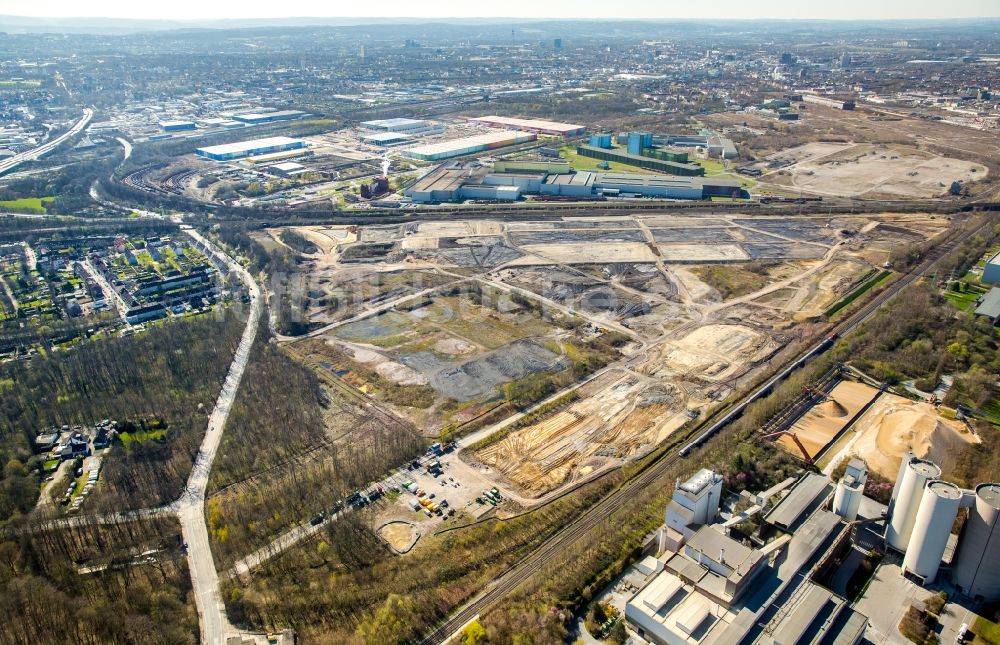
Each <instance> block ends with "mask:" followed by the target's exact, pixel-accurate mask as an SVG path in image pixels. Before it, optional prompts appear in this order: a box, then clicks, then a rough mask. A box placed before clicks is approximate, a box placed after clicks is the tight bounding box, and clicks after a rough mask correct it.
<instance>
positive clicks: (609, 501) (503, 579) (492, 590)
mask: <svg viewBox="0 0 1000 645" xmlns="http://www.w3.org/2000/svg"><path fill="white" fill-rule="evenodd" d="M972 234H974V232H967V231H962V230H957V229H953V230H952V231H951V232H950V233H949V234H948V236H947V238H946V239H944V240H942V241H941V243H940V244H939V245H937V246H936V247H935V248H934V249H932V250H931V251H930V252H929V253H928V254H927V256H926V258H925V259H924V261H923V262H921V263H920V264H919V265H918V266H916V267H914V269H913V270H912V271H911V272H909V273H907V274H906V275H904V276H903V277H902V278H901V279H899V280H897V281H896V282H894V283H892V284H891V285H890V286H889V287H888V288H886V290H885V291H883V292H881V293H879V294H878V295H877V296H875V298H873V299H872V301H871V302H869V303H868V304H867V305H865V306H864V307H862V308H861V309H860V310H858V311H857V312H856V313H855V314H853V315H851V316H848V317H847V318H845V319H844V320H843V321H841V322H840V323H838V324H837V325H836V326H835V327H834V328H833V329H832V330H831V331H832V332H833V333H836V334H840V335H843V334H846V333H848V332H850V331H851V330H853V329H855V328H857V327H858V326H859V325H861V324H862V323H864V322H865V321H866V320H868V319H869V318H870V317H871V316H873V315H874V314H875V312H876V311H878V309H879V308H880V307H881V306H883V305H884V304H886V303H887V302H889V301H890V300H891V299H892V298H894V297H895V296H896V295H897V294H898V293H899V292H900V291H902V290H903V289H904V288H905V287H907V286H909V285H910V284H912V283H913V282H914V281H915V280H917V279H918V278H920V277H921V276H923V275H925V274H926V273H928V271H929V270H930V269H931V268H932V267H933V266H934V265H935V264H936V262H937V260H939V259H940V258H941V257H942V256H943V255H944V254H945V253H946V252H947V251H948V250H950V249H952V248H954V247H955V245H956V244H958V242H960V241H961V240H963V239H966V238H967V237H969V236H971V235H972ZM816 355H818V352H816V347H810V348H808V349H806V350H805V351H804V352H802V354H801V355H800V358H798V359H795V360H793V361H792V363H791V365H792V366H794V365H796V364H798V363H799V361H800V360H802V358H809V357H812V356H816ZM787 373H788V370H787V369H786V370H782V371H781V372H779V374H778V376H776V377H773V378H772V379H770V380H768V383H773V379H774V378H778V377H780V376H787ZM769 391H770V390H769V388H766V387H764V386H762V387H759V388H756V389H753V390H752V391H751V392H750V393H748V394H747V395H745V396H744V397H743V398H742V399H741V400H739V401H737V402H736V403H734V404H733V405H732V406H730V407H728V408H726V409H722V410H719V411H717V412H716V413H715V414H714V415H712V416H710V417H708V418H707V419H706V423H709V422H712V421H713V420H716V421H715V422H714V423H711V425H708V426H705V425H703V426H702V428H705V427H707V428H708V429H707V430H702V431H701V433H700V434H699V435H698V437H697V438H696V439H695V440H694V441H695V442H697V443H698V445H700V444H701V443H702V442H704V441H708V440H710V439H711V438H712V437H713V436H714V435H715V433H717V432H718V431H720V430H721V429H722V428H723V427H724V426H725V425H726V424H728V423H729V422H731V421H732V420H734V419H735V418H736V417H737V416H738V414H739V413H740V412H742V410H743V409H745V408H746V406H748V405H749V404H750V403H752V402H753V401H755V400H758V399H760V398H761V397H763V396H765V395H766V394H767V393H768V392H769ZM691 445H693V444H691ZM681 459H683V457H682V456H681V455H680V454H679V452H678V451H676V450H667V451H665V452H663V453H662V454H661V455H660V456H659V457H657V458H656V459H654V460H653V461H651V462H650V463H649V464H647V465H646V466H645V467H644V468H643V469H642V470H640V471H639V472H637V473H636V474H635V475H634V476H633V478H632V479H630V480H628V481H627V482H625V483H624V484H623V485H622V486H621V487H620V488H618V489H617V490H615V491H614V492H613V493H611V494H610V495H608V496H607V497H605V498H604V499H602V500H601V501H599V502H598V503H597V504H595V505H594V506H592V507H591V508H590V509H588V510H587V511H586V512H584V513H583V514H582V515H579V516H578V517H577V518H576V519H574V520H573V521H571V522H570V523H569V524H567V525H566V526H565V527H563V528H562V529H560V530H559V532H557V533H556V534H555V535H553V536H552V537H551V538H549V539H548V540H547V541H545V542H544V543H542V544H541V545H540V546H539V547H538V548H537V549H535V551H533V552H531V553H530V554H528V555H527V556H526V557H524V558H523V559H522V560H521V561H520V562H518V563H517V564H516V565H514V566H513V567H511V568H510V569H508V570H507V571H506V572H505V573H504V574H502V575H501V576H499V577H498V578H497V579H496V580H494V581H493V582H492V583H491V584H489V585H488V586H487V587H486V588H485V589H483V590H482V591H481V592H480V593H479V594H477V595H476V596H474V597H473V598H472V599H471V600H469V601H468V602H467V603H466V604H465V605H463V606H462V607H460V608H459V609H458V610H456V611H455V612H454V613H452V614H451V615H450V616H449V617H448V618H447V619H446V620H444V621H443V622H442V623H441V624H439V625H438V626H437V627H436V628H435V629H434V630H433V631H431V632H430V633H429V634H427V636H426V637H425V638H424V639H423V640H422V641H421V645H438V644H440V643H445V642H448V641H449V640H451V639H452V638H454V637H455V636H456V635H457V634H458V632H459V630H461V629H462V627H463V626H464V625H465V624H467V623H468V622H469V621H470V620H471V619H472V618H473V617H475V616H476V615H483V614H485V613H487V612H488V611H489V610H490V609H492V608H493V607H494V606H495V605H496V604H497V603H499V602H500V601H501V600H502V599H503V598H504V597H505V596H506V595H507V594H508V593H510V592H512V591H514V590H515V589H516V588H517V587H519V586H520V585H521V584H522V583H523V582H525V581H526V580H528V579H529V578H531V577H532V576H533V575H534V574H535V573H537V572H538V571H541V570H542V569H543V568H544V567H545V566H546V565H547V564H548V563H550V562H551V561H552V560H554V559H555V558H557V557H558V556H560V555H561V554H564V553H565V552H566V551H567V549H569V547H570V546H572V545H573V543H575V542H576V541H577V540H578V539H580V538H581V537H583V536H584V535H587V534H588V533H590V532H591V531H593V530H595V529H597V528H598V527H599V526H600V525H601V523H602V522H604V521H605V520H607V519H608V518H610V517H611V516H612V514H613V513H614V512H615V511H617V510H619V509H620V508H622V506H623V505H624V504H626V503H627V502H628V500H629V499H631V498H633V497H634V496H635V495H637V494H638V493H639V492H640V491H642V490H644V489H645V488H647V487H649V486H652V485H654V484H655V483H656V482H657V481H658V480H659V479H661V478H662V477H663V476H664V475H665V474H667V472H668V471H669V470H670V468H671V467H672V466H673V465H674V464H675V463H677V462H678V461H680V460H681Z"/></svg>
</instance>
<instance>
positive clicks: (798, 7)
mask: <svg viewBox="0 0 1000 645" xmlns="http://www.w3.org/2000/svg"><path fill="white" fill-rule="evenodd" d="M0 14H10V15H21V16H44V17H60V18H65V17H77V16H85V17H105V16H106V17H112V18H166V19H172V20H198V19H218V18H282V17H297V16H323V17H370V16H376V17H404V16H416V17H517V18H614V17H617V18H833V19H853V18H861V19H864V18H871V19H878V18H969V17H1000V0H825V1H824V0H713V1H710V2H706V1H704V0H502V1H498V0H420V1H419V2H414V1H413V0H374V1H372V2H358V1H357V0H348V1H345V0H294V1H293V2H288V3H282V2H275V1H274V0H263V1H258V0H155V1H151V0H87V1H86V2H80V1H79V0H0Z"/></svg>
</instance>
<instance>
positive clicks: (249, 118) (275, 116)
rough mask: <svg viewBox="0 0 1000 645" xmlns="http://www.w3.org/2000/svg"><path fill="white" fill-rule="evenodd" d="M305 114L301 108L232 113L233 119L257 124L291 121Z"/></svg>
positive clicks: (248, 123)
mask: <svg viewBox="0 0 1000 645" xmlns="http://www.w3.org/2000/svg"><path fill="white" fill-rule="evenodd" d="M304 116H306V113H305V112H302V111H301V110H277V111H275V112H248V113H246V114H234V115H233V121H239V122H240V123H246V124H247V125H259V124H261V123H274V122H275V121H291V120H292V119H301V118H302V117H304Z"/></svg>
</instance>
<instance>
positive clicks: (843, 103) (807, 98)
mask: <svg viewBox="0 0 1000 645" xmlns="http://www.w3.org/2000/svg"><path fill="white" fill-rule="evenodd" d="M802 100H803V102H805V103H813V104H815V105H823V106H826V107H830V108H833V109H835V110H853V109H854V108H855V107H856V104H855V103H854V101H853V100H852V99H838V98H834V97H830V96H820V95H819V94H803V95H802Z"/></svg>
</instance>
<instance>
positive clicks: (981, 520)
mask: <svg viewBox="0 0 1000 645" xmlns="http://www.w3.org/2000/svg"><path fill="white" fill-rule="evenodd" d="M951 580H952V582H953V583H954V584H955V586H956V587H958V588H959V589H961V591H962V593H964V594H965V595H967V596H969V597H970V598H975V599H982V600H983V601H985V602H995V601H997V600H1000V484H982V485H980V486H978V487H977V488H976V497H975V501H974V503H973V505H972V507H971V508H970V509H969V518H968V519H967V520H966V522H965V529H964V530H963V531H962V538H961V540H960V541H959V543H958V552H957V553H956V554H955V565H954V568H953V569H952V571H951Z"/></svg>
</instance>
